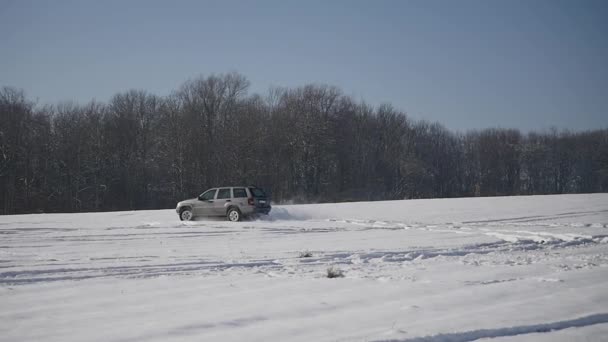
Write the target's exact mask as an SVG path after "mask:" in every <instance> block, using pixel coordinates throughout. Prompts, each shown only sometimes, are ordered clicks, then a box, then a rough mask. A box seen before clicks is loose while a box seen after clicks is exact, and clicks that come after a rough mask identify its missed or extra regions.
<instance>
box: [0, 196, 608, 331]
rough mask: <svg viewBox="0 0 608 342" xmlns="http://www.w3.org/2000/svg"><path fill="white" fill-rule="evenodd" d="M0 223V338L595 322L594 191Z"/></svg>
mask: <svg viewBox="0 0 608 342" xmlns="http://www.w3.org/2000/svg"><path fill="white" fill-rule="evenodd" d="M0 239H1V240H0V340H1V341H42V340H44V341H195V340H196V341H203V340H219V341H287V340H289V341H307V342H309V341H383V340H392V341H474V340H475V341H476V340H481V341H483V340H488V339H492V340H493V341H522V340H523V341H556V340H563V341H573V340H577V341H585V340H588V341H602V340H603V341H606V336H608V267H607V266H608V194H596V195H563V196H534V197H510V198H507V197H502V198H474V199H473V198H470V199H442V200H416V201H392V202H373V203H343V204H324V205H302V206H284V207H275V209H274V210H273V213H272V215H271V217H270V218H269V219H267V220H259V221H250V222H239V223H229V222H226V221H224V220H200V221H196V222H187V223H181V222H180V221H179V220H178V217H177V214H176V213H175V212H174V211H173V210H158V211H134V212H114V213H91V214H41V215H19V216H0ZM305 251H309V252H310V254H311V256H310V257H303V256H302V254H303V252H305ZM330 266H333V267H335V268H337V269H340V270H342V271H343V273H344V277H343V278H334V279H329V278H327V277H326V275H327V269H328V267H330Z"/></svg>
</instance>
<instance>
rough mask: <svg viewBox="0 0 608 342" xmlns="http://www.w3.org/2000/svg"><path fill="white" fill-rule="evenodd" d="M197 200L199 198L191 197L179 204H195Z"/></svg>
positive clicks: (178, 204)
mask: <svg viewBox="0 0 608 342" xmlns="http://www.w3.org/2000/svg"><path fill="white" fill-rule="evenodd" d="M197 201H198V198H190V199H187V200H183V201H181V202H179V203H177V206H178V207H179V206H182V205H186V204H194V203H196V202H197Z"/></svg>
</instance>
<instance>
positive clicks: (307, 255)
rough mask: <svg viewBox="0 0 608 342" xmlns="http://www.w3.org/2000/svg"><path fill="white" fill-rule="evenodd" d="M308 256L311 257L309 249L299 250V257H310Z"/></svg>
mask: <svg viewBox="0 0 608 342" xmlns="http://www.w3.org/2000/svg"><path fill="white" fill-rule="evenodd" d="M310 257H312V252H311V251H304V252H300V258H310Z"/></svg>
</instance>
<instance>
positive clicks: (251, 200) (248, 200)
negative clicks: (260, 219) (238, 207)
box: [247, 198, 255, 205]
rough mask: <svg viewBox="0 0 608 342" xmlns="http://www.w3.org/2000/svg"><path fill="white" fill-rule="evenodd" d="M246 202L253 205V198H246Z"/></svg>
mask: <svg viewBox="0 0 608 342" xmlns="http://www.w3.org/2000/svg"><path fill="white" fill-rule="evenodd" d="M247 204H249V205H255V202H254V201H253V198H248V199H247Z"/></svg>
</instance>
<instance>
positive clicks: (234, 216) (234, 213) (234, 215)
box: [226, 208, 241, 222]
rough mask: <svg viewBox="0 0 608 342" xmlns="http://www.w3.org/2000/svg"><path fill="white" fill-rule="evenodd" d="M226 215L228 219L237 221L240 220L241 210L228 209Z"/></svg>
mask: <svg viewBox="0 0 608 342" xmlns="http://www.w3.org/2000/svg"><path fill="white" fill-rule="evenodd" d="M226 216H227V217H228V221H231V222H238V221H240V220H241V212H240V211H239V210H238V209H237V208H230V209H228V213H227V214H226Z"/></svg>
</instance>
